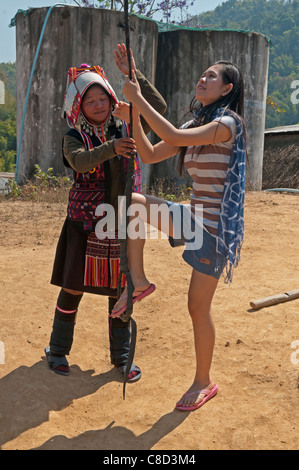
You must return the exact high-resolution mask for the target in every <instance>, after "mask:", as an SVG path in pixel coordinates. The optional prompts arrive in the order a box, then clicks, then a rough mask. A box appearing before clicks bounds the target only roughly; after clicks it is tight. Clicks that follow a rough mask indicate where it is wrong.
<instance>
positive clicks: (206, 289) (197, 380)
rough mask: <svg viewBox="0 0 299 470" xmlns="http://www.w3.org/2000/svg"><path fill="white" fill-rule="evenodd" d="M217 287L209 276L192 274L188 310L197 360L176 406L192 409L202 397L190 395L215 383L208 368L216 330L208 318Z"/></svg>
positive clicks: (210, 318)
mask: <svg viewBox="0 0 299 470" xmlns="http://www.w3.org/2000/svg"><path fill="white" fill-rule="evenodd" d="M217 284H218V280H217V279H215V278H214V277H212V276H207V275H205V274H201V273H199V272H198V271H195V270H193V271H192V276H191V281H190V287H189V295H188V308H189V313H190V316H191V319H192V324H193V330H194V346H195V358H196V371H195V377H194V382H193V384H192V385H191V387H190V388H189V390H188V391H187V393H186V394H185V395H183V397H182V398H181V399H180V400H179V402H178V405H183V406H192V405H194V404H197V403H199V402H200V401H201V400H202V399H203V398H204V396H203V395H202V394H192V395H191V396H189V397H188V395H189V394H190V393H192V392H195V391H198V390H202V389H210V388H212V387H213V386H214V382H213V380H212V378H211V376H210V368H211V363H212V357H213V350H214V343H215V327H214V322H213V319H212V316H211V303H212V299H213V296H214V293H215V290H216V287H217Z"/></svg>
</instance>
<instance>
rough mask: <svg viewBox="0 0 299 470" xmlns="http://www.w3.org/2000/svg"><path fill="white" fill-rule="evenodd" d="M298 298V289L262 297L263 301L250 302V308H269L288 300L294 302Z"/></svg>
mask: <svg viewBox="0 0 299 470" xmlns="http://www.w3.org/2000/svg"><path fill="white" fill-rule="evenodd" d="M297 298H299V289H296V290H292V291H290V292H285V293H284V294H277V295H271V296H270V297H264V298H263V299H258V300H253V301H252V302H250V306H251V307H252V308H262V307H269V306H270V305H276V304H280V303H281V302H287V301H288V300H294V299H297Z"/></svg>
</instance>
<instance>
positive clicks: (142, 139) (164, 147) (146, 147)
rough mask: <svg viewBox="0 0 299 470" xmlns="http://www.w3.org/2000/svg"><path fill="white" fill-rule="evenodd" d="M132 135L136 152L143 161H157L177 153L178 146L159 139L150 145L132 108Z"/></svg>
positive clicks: (136, 113)
mask: <svg viewBox="0 0 299 470" xmlns="http://www.w3.org/2000/svg"><path fill="white" fill-rule="evenodd" d="M133 135H134V140H135V144H136V146H137V150H138V153H139V155H140V158H141V160H142V161H143V163H158V162H161V161H163V160H166V159H167V158H170V157H173V156H174V155H176V154H177V153H178V150H179V147H176V146H173V145H168V144H167V143H166V142H164V141H161V142H159V143H158V144H155V145H152V144H151V142H150V141H149V140H148V138H147V136H146V135H145V133H144V129H143V126H142V124H141V120H140V117H139V113H138V112H137V109H136V108H135V107H134V109H133Z"/></svg>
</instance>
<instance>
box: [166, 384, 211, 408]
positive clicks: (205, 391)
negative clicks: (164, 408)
mask: <svg viewBox="0 0 299 470" xmlns="http://www.w3.org/2000/svg"><path fill="white" fill-rule="evenodd" d="M217 392H218V385H217V384H215V385H214V387H213V388H211V390H209V389H207V388H204V389H203V390H198V391H196V392H191V393H188V392H186V393H185V395H184V397H190V396H191V395H199V394H200V393H202V394H204V395H205V396H204V398H203V399H202V400H201V401H200V402H199V403H197V404H195V405H191V406H184V405H179V404H178V403H177V404H176V405H175V407H176V409H177V410H181V411H193V410H197V409H198V408H200V407H201V406H202V405H204V404H205V403H206V401H208V400H210V398H213V397H214V396H215V395H216V394H217Z"/></svg>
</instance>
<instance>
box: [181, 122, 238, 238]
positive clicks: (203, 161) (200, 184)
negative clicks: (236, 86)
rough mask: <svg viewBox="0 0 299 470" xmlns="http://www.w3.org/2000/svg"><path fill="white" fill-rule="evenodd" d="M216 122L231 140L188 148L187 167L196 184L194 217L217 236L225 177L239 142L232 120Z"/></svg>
mask: <svg viewBox="0 0 299 470" xmlns="http://www.w3.org/2000/svg"><path fill="white" fill-rule="evenodd" d="M214 121H215V122H217V121H221V123H223V124H225V125H227V126H228V127H229V129H230V131H231V137H230V139H229V140H228V141H226V142H221V143H217V144H210V145H201V146H193V147H188V148H187V151H186V154H185V160H184V163H185V167H186V168H187V171H188V173H189V174H190V176H191V178H192V180H193V185H192V194H191V213H192V217H193V218H196V217H197V216H198V217H199V218H200V219H201V220H202V221H203V225H204V227H205V228H206V229H207V230H208V232H209V233H210V234H211V235H213V236H216V235H217V228H218V220H219V214H220V207H221V200H222V195H223V188H224V183H225V179H226V173H227V170H228V165H229V160H230V155H231V150H232V147H233V144H234V142H235V139H236V123H235V120H234V118H233V117H231V116H222V117H221V118H217V119H214V120H213V122H214ZM185 126H186V127H187V125H185ZM185 126H184V127H185ZM197 205H198V210H197V209H196V207H197Z"/></svg>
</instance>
